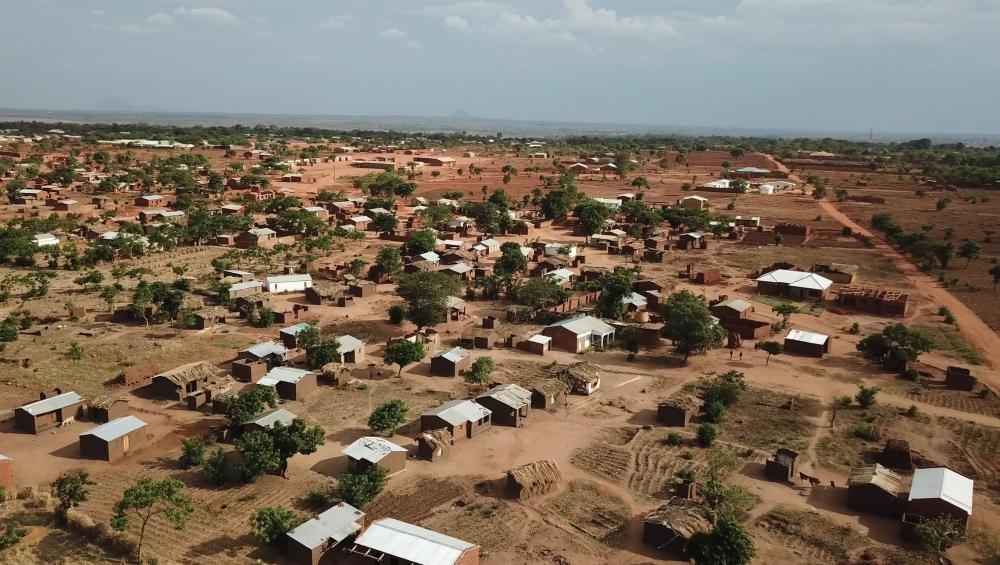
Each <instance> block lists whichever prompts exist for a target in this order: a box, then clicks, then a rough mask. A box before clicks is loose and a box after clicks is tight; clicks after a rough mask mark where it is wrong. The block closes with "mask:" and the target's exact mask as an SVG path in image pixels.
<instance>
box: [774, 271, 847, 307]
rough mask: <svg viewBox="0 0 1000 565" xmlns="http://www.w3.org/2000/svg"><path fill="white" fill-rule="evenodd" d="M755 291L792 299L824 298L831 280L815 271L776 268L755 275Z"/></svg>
mask: <svg viewBox="0 0 1000 565" xmlns="http://www.w3.org/2000/svg"><path fill="white" fill-rule="evenodd" d="M756 280H757V292H760V293H761V294H770V295H775V296H786V297H788V298H791V299H794V300H816V301H822V300H825V299H826V297H827V294H828V293H829V291H830V287H831V286H832V285H833V281H831V280H830V279H828V278H826V277H824V276H822V275H817V274H816V273H808V272H805V271H790V270H787V269H776V270H774V271H771V272H769V273H764V274H763V275H761V276H759V277H757V279H756Z"/></svg>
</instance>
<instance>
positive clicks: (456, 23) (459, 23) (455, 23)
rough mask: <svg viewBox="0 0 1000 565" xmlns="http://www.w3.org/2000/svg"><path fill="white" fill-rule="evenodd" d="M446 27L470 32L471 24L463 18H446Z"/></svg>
mask: <svg viewBox="0 0 1000 565" xmlns="http://www.w3.org/2000/svg"><path fill="white" fill-rule="evenodd" d="M444 25H445V27H450V28H451V29H457V30H459V31H469V29H470V28H469V22H468V21H467V20H466V19H465V18H463V17H461V16H445V18H444Z"/></svg>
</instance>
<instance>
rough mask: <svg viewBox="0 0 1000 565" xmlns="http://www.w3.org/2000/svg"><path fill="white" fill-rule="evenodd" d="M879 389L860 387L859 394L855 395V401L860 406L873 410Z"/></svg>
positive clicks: (875, 387)
mask: <svg viewBox="0 0 1000 565" xmlns="http://www.w3.org/2000/svg"><path fill="white" fill-rule="evenodd" d="M878 392H879V388H878V387H877V386H864V385H858V393H857V394H855V395H854V400H857V401H858V406H860V407H862V408H871V407H872V406H874V405H875V402H876V396H878Z"/></svg>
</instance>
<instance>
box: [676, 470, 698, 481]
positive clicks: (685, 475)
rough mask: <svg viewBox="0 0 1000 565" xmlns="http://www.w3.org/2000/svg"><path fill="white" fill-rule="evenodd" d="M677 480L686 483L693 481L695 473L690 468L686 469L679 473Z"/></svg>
mask: <svg viewBox="0 0 1000 565" xmlns="http://www.w3.org/2000/svg"><path fill="white" fill-rule="evenodd" d="M677 478H678V479H681V480H684V481H693V480H694V471H692V470H691V468H690V467H684V468H683V469H681V470H680V471H677Z"/></svg>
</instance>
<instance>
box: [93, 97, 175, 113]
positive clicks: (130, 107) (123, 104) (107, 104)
mask: <svg viewBox="0 0 1000 565" xmlns="http://www.w3.org/2000/svg"><path fill="white" fill-rule="evenodd" d="M94 111H95V112H161V111H162V110H161V109H160V108H157V107H156V106H148V105H143V104H133V103H131V102H129V101H128V100H125V99H124V98H117V97H111V98H105V99H103V100H101V101H100V102H98V103H97V104H95V105H94Z"/></svg>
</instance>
